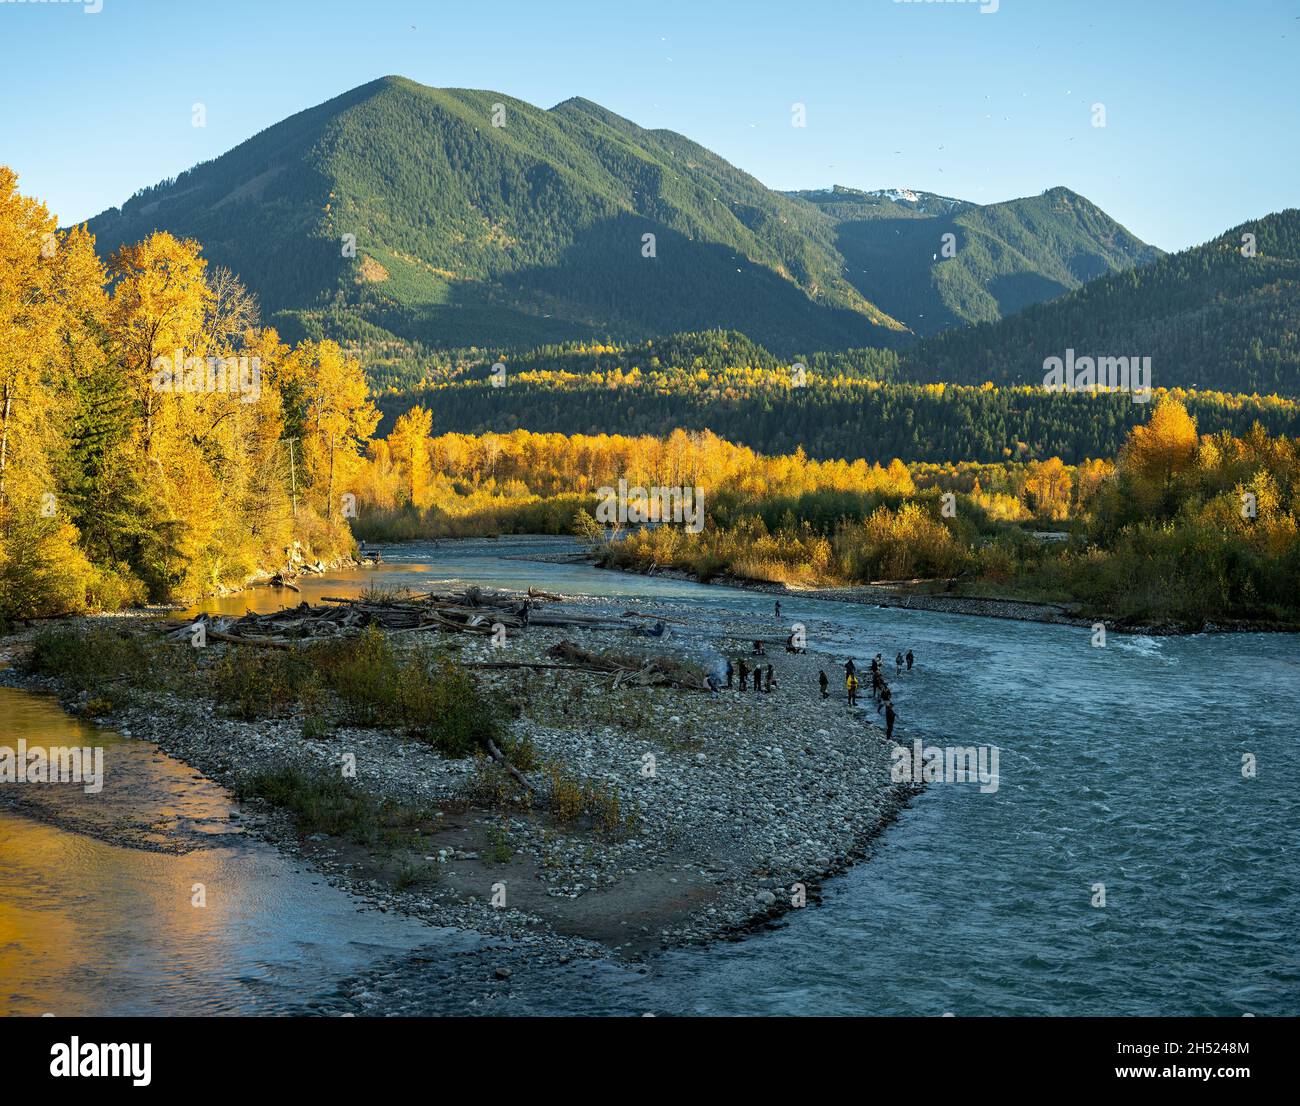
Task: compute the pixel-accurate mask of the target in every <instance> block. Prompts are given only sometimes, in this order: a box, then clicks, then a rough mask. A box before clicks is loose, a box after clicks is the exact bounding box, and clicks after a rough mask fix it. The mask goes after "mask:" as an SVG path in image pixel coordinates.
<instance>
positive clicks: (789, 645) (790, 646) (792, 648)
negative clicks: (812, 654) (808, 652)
mask: <svg viewBox="0 0 1300 1106" xmlns="http://www.w3.org/2000/svg"><path fill="white" fill-rule="evenodd" d="M785 651H786V652H787V653H797V652H799V647H798V646H797V645H795V643H794V634H793V633H792V634H791V635H790V636H789V637H788V638H786V639H785Z"/></svg>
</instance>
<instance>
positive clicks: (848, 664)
mask: <svg viewBox="0 0 1300 1106" xmlns="http://www.w3.org/2000/svg"><path fill="white" fill-rule="evenodd" d="M857 672H858V667H857V665H855V664H854V663H853V658H852V657H850V658H849V659H848V660H847V661H845V662H844V675H845V676H846V677H848V676H856V675H857Z"/></svg>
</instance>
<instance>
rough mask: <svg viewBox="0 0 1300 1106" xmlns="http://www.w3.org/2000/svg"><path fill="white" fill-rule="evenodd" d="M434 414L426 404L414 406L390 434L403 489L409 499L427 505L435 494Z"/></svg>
mask: <svg viewBox="0 0 1300 1106" xmlns="http://www.w3.org/2000/svg"><path fill="white" fill-rule="evenodd" d="M432 430H433V414H432V413H431V412H430V411H427V410H426V409H425V408H423V407H418V406H417V407H412V408H411V409H410V410H409V411H407V412H406V413H405V414H404V415H400V416H399V417H398V419H397V422H396V423H395V424H394V426H393V432H392V433H391V434H389V435H388V450H389V454H390V456H391V458H392V461H393V463H394V464H395V465H396V466H397V470H398V473H399V478H400V480H401V482H402V489H403V491H404V492H405V496H406V499H407V501H408V502H410V503H414V504H415V506H417V507H421V508H423V507H427V506H428V505H429V502H430V496H431V487H430V485H431V481H432V476H433V469H432V466H431V465H430V463H429V435H430V433H431V432H432Z"/></svg>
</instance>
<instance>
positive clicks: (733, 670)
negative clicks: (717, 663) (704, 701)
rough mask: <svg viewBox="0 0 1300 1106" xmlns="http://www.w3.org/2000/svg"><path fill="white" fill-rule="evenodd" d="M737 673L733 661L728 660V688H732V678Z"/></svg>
mask: <svg viewBox="0 0 1300 1106" xmlns="http://www.w3.org/2000/svg"><path fill="white" fill-rule="evenodd" d="M735 674H736V670H735V669H734V668H732V666H731V661H730V660H728V661H727V688H728V689H730V688H731V678H732V677H733V676H734V675H735Z"/></svg>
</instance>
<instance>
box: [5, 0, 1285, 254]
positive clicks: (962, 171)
mask: <svg viewBox="0 0 1300 1106" xmlns="http://www.w3.org/2000/svg"><path fill="white" fill-rule="evenodd" d="M90 2H91V6H93V5H94V4H95V3H96V2H98V3H102V10H101V11H99V12H97V13H95V14H90V13H88V12H87V11H85V10H83V5H82V4H79V3H77V2H76V0H71V2H63V3H59V2H50V3H36V2H34V0H27V2H13V0H0V61H2V62H3V65H2V66H0V94H3V105H4V106H3V109H2V110H0V163H5V164H9V165H11V166H12V167H13V168H14V169H15V170H16V171H17V172H18V173H19V175H20V177H21V187H22V189H23V191H24V192H26V193H28V194H31V195H35V196H38V197H40V198H41V199H43V200H44V201H45V202H46V203H47V204H48V205H49V206H50V208H51V209H52V210H53V211H54V212H55V213H56V214H57V215H58V216H59V217H60V219H61V220H62V221H63V222H65V223H68V222H72V221H74V220H80V219H85V218H87V217H89V216H91V215H94V214H96V213H97V212H99V211H101V210H102V209H104V208H105V207H109V206H114V205H117V204H120V203H122V201H124V200H125V199H126V198H127V197H129V196H130V195H131V194H132V193H133V192H135V191H136V190H137V189H139V188H141V187H144V186H147V185H150V184H153V183H155V182H157V181H158V180H160V179H162V178H164V177H168V176H173V175H175V174H176V173H178V172H180V171H181V170H183V169H186V168H188V167H189V166H190V165H192V164H194V163H195V162H197V161H201V160H205V159H208V158H212V157H215V156H216V155H218V154H220V153H222V152H223V151H225V150H227V149H229V148H230V147H231V146H233V145H235V144H237V143H238V142H240V141H242V140H243V139H245V138H247V137H249V136H250V135H252V134H254V133H255V132H257V131H258V130H261V129H263V128H264V127H267V126H269V125H270V124H272V123H275V122H277V121H278V120H280V119H282V118H284V117H285V116H287V115H290V114H292V113H293V112H295V111H298V110H300V109H302V108H305V107H309V106H311V105H312V104H316V103H319V102H320V101H322V100H326V99H328V98H330V97H331V96H334V95H336V94H337V93H339V92H342V91H345V90H346V89H349V88H352V87H354V86H356V85H358V84H362V83H364V82H366V81H368V80H372V79H373V78H375V77H379V76H383V75H385V74H390V73H392V74H401V75H403V76H407V77H411V78H413V79H414V80H417V81H420V82H422V83H424V84H429V85H437V86H454V87H470V88H490V89H493V90H495V91H499V92H504V93H507V94H509V95H512V96H517V97H519V98H520V99H523V100H527V101H529V102H531V103H534V104H538V105H540V106H543V107H550V106H552V105H553V104H555V103H558V102H559V101H561V100H564V99H566V98H568V97H570V96H575V95H580V96H585V97H587V98H588V99H591V100H595V101H596V102H598V103H600V104H603V105H604V106H605V107H608V108H610V109H611V110H613V111H616V112H618V113H619V114H621V115H625V116H627V117H628V118H630V119H632V120H634V121H635V122H637V123H639V124H641V125H642V126H646V127H665V128H669V129H671V130H675V131H680V132H681V133H683V134H685V135H688V136H689V137H691V138H693V139H695V140H696V141H698V142H700V143H702V144H704V145H705V146H708V147H709V148H711V149H713V150H715V151H716V152H717V153H719V154H721V155H722V156H723V157H725V158H727V159H728V160H729V161H731V162H733V163H734V164H736V165H738V166H739V167H740V168H742V169H745V170H747V171H748V172H750V173H753V174H754V175H755V176H756V177H758V178H759V180H761V181H763V182H764V183H765V184H767V185H768V186H770V187H773V188H820V187H826V186H829V185H830V184H832V183H838V184H846V185H849V186H852V187H857V188H886V187H909V188H917V189H926V190H930V191H934V192H941V193H944V194H946V195H952V196H959V197H961V198H963V199H968V200H974V201H976V202H981V203H987V202H993V201H997V200H1003V199H1009V198H1011V197H1014V196H1024V195H1032V194H1034V193H1037V192H1041V191H1043V190H1044V189H1045V188H1049V187H1051V186H1053V185H1058V184H1063V185H1066V186H1067V187H1070V188H1073V189H1074V190H1075V191H1078V192H1081V193H1083V194H1084V195H1085V196H1087V197H1088V198H1090V199H1091V200H1093V201H1094V202H1096V203H1097V204H1099V205H1100V206H1101V207H1102V208H1104V209H1105V210H1106V211H1107V212H1109V213H1110V214H1111V215H1113V216H1114V217H1115V218H1117V219H1118V220H1119V221H1120V222H1122V223H1124V224H1125V225H1126V226H1127V227H1128V228H1129V229H1130V230H1132V231H1133V232H1134V233H1135V234H1137V235H1138V236H1139V237H1141V238H1143V239H1145V240H1147V241H1149V242H1152V243H1154V244H1155V245H1158V246H1162V247H1164V248H1165V249H1179V248H1182V247H1184V246H1188V245H1192V244H1195V243H1197V242H1201V241H1204V240H1205V239H1207V238H1210V237H1212V236H1213V235H1215V234H1217V233H1218V232H1219V231H1221V230H1224V229H1226V228H1227V227H1230V226H1234V225H1236V224H1238V223H1241V222H1244V221H1246V220H1248V219H1251V218H1254V217H1257V216H1260V215H1263V214H1266V213H1268V212H1270V211H1276V210H1280V209H1282V208H1284V207H1289V206H1291V207H1293V206H1297V204H1300V196H1298V195H1297V193H1298V192H1300V141H1297V138H1298V137H1300V127H1297V122H1298V118H1297V116H1298V115H1300V80H1298V79H1297V69H1298V68H1300V64H1298V63H1300V0H1141V2H1137V0H1075V2H1069V0H998V2H997V7H998V10H997V11H996V12H989V13H984V12H982V11H981V10H980V5H979V4H978V3H975V2H971V3H965V2H960V0H958V2H949V3H928V2H912V3H899V2H896V0H840V2H839V3H823V2H810V0H783V2H781V3H769V2H767V0H748V2H745V3H725V2H713V3H705V2H704V0H693V2H690V3H678V2H675V0H671V2H664V0H655V2H652V3H645V4H622V3H619V2H618V0H605V2H603V3H569V2H564V0H532V2H528V3H515V2H513V0H490V2H487V3H484V2H482V0H459V2H456V3H445V2H443V0H423V2H418V0H353V2H347V3H344V2H334V0H314V2H308V0H222V2H221V3H200V2H195V0H90ZM986 2H989V3H992V0H986ZM196 102H201V103H203V104H204V106H205V108H206V112H207V125H206V127H203V128H196V127H194V126H192V124H191V108H192V105H193V104H195V103H196ZM795 103H802V104H804V105H805V106H806V112H807V126H806V127H804V128H796V127H792V126H791V122H790V121H791V105H793V104H795ZM1098 103H1100V104H1104V105H1105V111H1106V126H1105V127H1104V128H1099V127H1094V126H1093V125H1092V121H1093V105H1094V104H1098Z"/></svg>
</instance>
